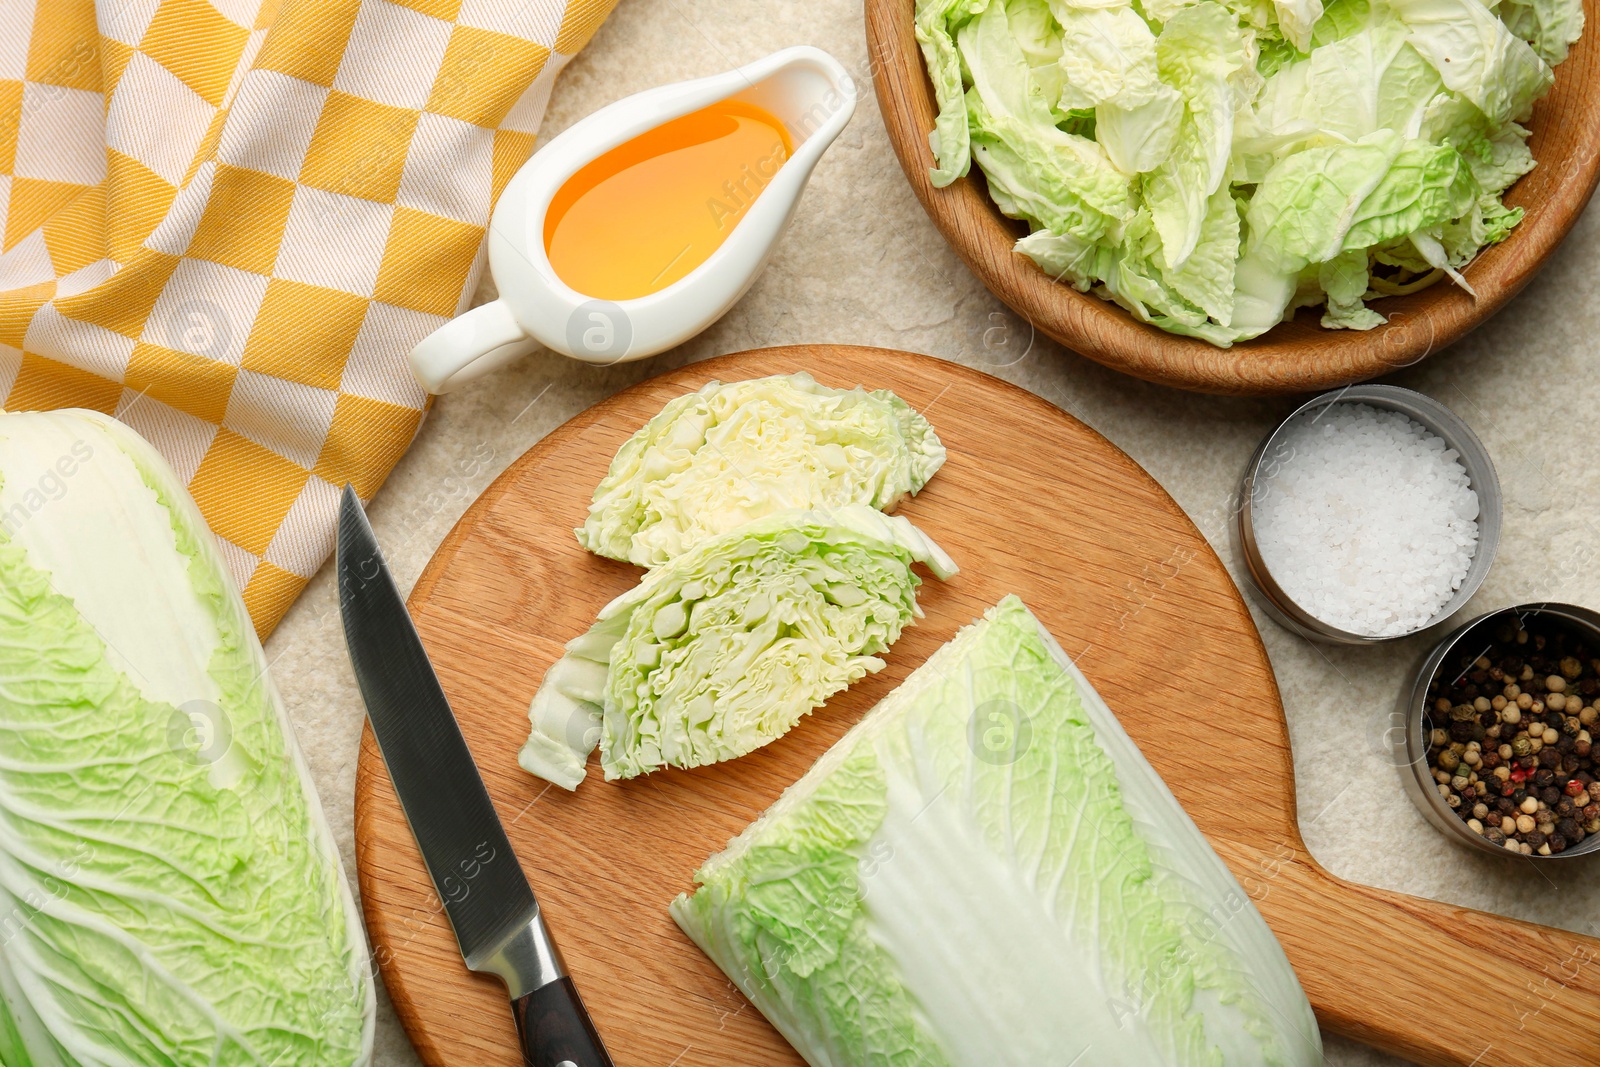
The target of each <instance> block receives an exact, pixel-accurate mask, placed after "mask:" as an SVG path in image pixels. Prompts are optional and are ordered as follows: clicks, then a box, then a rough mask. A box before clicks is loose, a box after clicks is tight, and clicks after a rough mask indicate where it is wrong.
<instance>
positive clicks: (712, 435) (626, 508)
mask: <svg viewBox="0 0 1600 1067" xmlns="http://www.w3.org/2000/svg"><path fill="white" fill-rule="evenodd" d="M944 459H945V449H944V445H942V444H940V443H939V438H938V436H937V435H936V434H935V433H934V432H933V428H932V427H930V426H929V425H928V420H927V419H925V418H923V417H922V416H921V415H919V414H918V413H917V412H915V411H913V410H912V408H911V406H910V405H909V404H907V403H906V402H905V401H903V400H901V399H900V398H899V397H897V396H895V395H894V394H893V393H891V392H889V391H888V390H884V389H879V390H876V391H873V392H868V391H866V390H864V389H832V388H829V387H828V386H825V385H820V384H818V383H817V382H816V381H815V380H814V379H813V378H812V377H811V376H810V375H809V374H803V373H802V374H790V375H774V376H772V377H768V378H757V379H754V380H752V381H744V382H729V383H727V384H724V383H721V382H710V383H708V384H707V385H706V386H705V387H704V388H702V389H700V390H699V391H697V392H694V393H690V394H688V395H687V396H681V397H678V398H677V399H676V400H673V401H672V402H670V403H669V404H667V406H666V407H665V408H663V409H662V411H661V413H660V414H659V415H657V416H656V417H655V418H653V419H651V420H650V421H649V422H648V423H647V424H646V425H645V426H644V427H643V428H642V429H640V430H639V431H638V432H637V433H635V434H634V435H633V436H632V437H630V438H629V439H628V440H627V442H626V443H624V444H623V446H622V448H621V449H620V450H619V451H618V452H617V455H616V458H614V459H613V460H612V461H611V468H610V470H608V471H607V472H606V476H605V479H604V480H603V481H601V483H600V485H599V487H598V488H596V489H595V493H594V502H593V503H592V504H591V505H590V507H589V515H588V518H587V519H586V520H585V521H584V524H583V525H582V526H581V527H579V528H578V529H577V530H576V531H575V532H576V533H577V535H578V541H579V543H580V544H582V545H583V546H584V547H585V548H587V549H588V550H589V551H591V552H594V553H597V554H599V555H602V556H608V557H610V558H612V559H619V560H626V561H629V562H632V563H636V564H639V565H640V566H644V567H656V566H660V565H661V564H663V563H666V562H667V561H668V560H670V559H672V558H673V557H674V556H677V555H679V554H681V553H683V552H685V551H687V550H688V549H690V548H692V547H694V545H695V544H696V543H698V542H699V541H702V540H704V539H706V538H709V537H714V536H716V535H718V534H720V533H724V532H726V531H728V530H731V529H733V528H734V527H736V526H738V525H740V524H742V523H746V522H749V521H750V520H752V519H757V518H761V517H762V516H764V515H768V514H771V513H773V512H776V511H783V510H790V509H795V508H823V509H828V508H837V507H841V506H843V505H845V504H865V505H867V506H869V507H874V508H878V509H879V510H883V511H888V510H890V509H892V508H894V507H895V506H896V505H897V504H898V503H899V502H900V501H901V500H902V499H903V498H904V497H906V496H907V495H910V494H913V493H915V492H917V491H918V490H920V489H921V488H922V487H923V485H924V484H926V482H927V481H928V479H929V478H931V477H933V474H934V472H935V471H937V470H938V469H939V467H940V466H941V465H942V464H943V463H944Z"/></svg>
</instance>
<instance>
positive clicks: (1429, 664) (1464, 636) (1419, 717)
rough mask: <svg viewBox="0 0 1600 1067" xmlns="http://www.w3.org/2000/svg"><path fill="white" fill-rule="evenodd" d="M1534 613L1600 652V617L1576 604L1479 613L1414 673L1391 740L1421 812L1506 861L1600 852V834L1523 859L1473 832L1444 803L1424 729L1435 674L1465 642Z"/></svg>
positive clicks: (1450, 833) (1445, 831)
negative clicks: (1576, 634) (1503, 622)
mask: <svg viewBox="0 0 1600 1067" xmlns="http://www.w3.org/2000/svg"><path fill="white" fill-rule="evenodd" d="M1535 615H1541V616H1549V617H1552V618H1555V619H1557V620H1559V621H1560V622H1561V624H1563V625H1565V626H1567V627H1568V628H1570V629H1573V630H1576V631H1578V632H1579V633H1581V634H1582V635H1583V636H1584V637H1585V638H1586V639H1587V640H1589V641H1591V642H1593V644H1594V646H1595V648H1596V649H1597V650H1600V613H1597V612H1594V611H1591V610H1589V609H1588V608H1583V607H1579V606H1577V605H1575V604H1561V603H1556V602H1553V601H1545V602H1539V603H1531V604H1518V605H1516V606H1514V607H1509V608H1501V609H1500V610H1499V611H1491V612H1489V613H1487V614H1485V615H1479V616H1478V617H1477V618H1475V619H1473V620H1471V621H1470V622H1467V623H1463V624H1462V625H1461V626H1458V627H1456V628H1455V629H1454V630H1452V631H1451V632H1450V633H1449V634H1448V635H1447V636H1445V638H1444V639H1443V640H1441V641H1440V642H1439V643H1438V644H1436V645H1434V646H1433V648H1432V649H1431V650H1430V651H1429V652H1428V654H1427V655H1425V656H1423V657H1422V661H1421V662H1420V663H1419V664H1418V665H1417V667H1416V670H1415V671H1413V672H1412V675H1411V684H1410V685H1409V686H1407V687H1406V688H1405V689H1403V690H1402V692H1401V694H1400V708H1399V719H1400V721H1401V722H1402V723H1404V726H1403V728H1402V729H1401V730H1399V731H1395V732H1393V733H1392V734H1391V736H1390V741H1391V743H1392V746H1393V750H1394V758H1395V765H1396V766H1397V768H1398V769H1399V771H1400V779H1401V781H1402V782H1403V783H1404V784H1405V786H1406V793H1407V795H1408V796H1410V797H1411V801H1412V803H1414V804H1415V805H1416V806H1417V810H1419V811H1420V812H1422V814H1423V816H1424V817H1425V818H1426V819H1427V820H1428V821H1429V822H1430V823H1432V824H1433V825H1434V827H1435V828H1437V829H1438V830H1439V831H1440V832H1442V833H1443V834H1444V835H1445V836H1446V837H1448V838H1450V840H1452V841H1454V842H1456V843H1457V844H1459V845H1464V846H1466V847H1467V848H1470V849H1474V850H1476V851H1480V852H1490V853H1493V854H1495V855H1497V856H1500V857H1502V858H1507V859H1534V860H1566V859H1576V858H1577V857H1579V856H1586V855H1588V854H1589V853H1591V852H1594V851H1596V850H1600V834H1591V835H1589V836H1588V837H1585V838H1584V839H1583V841H1582V842H1581V843H1579V844H1578V845H1575V846H1574V847H1572V848H1569V849H1566V850H1564V851H1562V852H1553V853H1551V854H1550V855H1548V856H1541V855H1539V854H1538V853H1537V852H1535V853H1534V854H1533V855H1531V856H1524V855H1523V854H1522V853H1521V852H1515V853H1514V852H1512V851H1511V850H1509V849H1507V848H1505V847H1504V846H1502V845H1496V844H1494V843H1493V842H1492V841H1490V840H1488V839H1487V838H1485V837H1483V836H1481V835H1479V834H1477V833H1474V832H1473V830H1472V828H1471V827H1470V826H1468V825H1467V824H1466V822H1465V821H1464V820H1463V819H1462V818H1461V817H1460V816H1459V815H1457V814H1456V813H1455V812H1454V811H1453V810H1451V808H1450V805H1449V804H1447V803H1445V800H1444V797H1443V796H1441V795H1440V794H1439V787H1438V783H1437V782H1435V781H1434V780H1433V773H1432V770H1431V769H1430V768H1429V767H1428V737H1427V735H1426V733H1425V730H1426V726H1427V710H1428V686H1429V684H1430V683H1431V682H1432V681H1433V677H1434V675H1435V674H1437V673H1438V671H1439V668H1440V667H1441V666H1443V665H1444V663H1445V661H1446V660H1448V659H1449V658H1450V655H1451V653H1453V652H1455V651H1456V650H1457V648H1458V647H1459V646H1460V645H1461V644H1462V643H1463V642H1464V641H1467V640H1469V639H1475V638H1476V635H1477V634H1479V633H1481V632H1482V631H1484V630H1486V629H1488V628H1490V627H1492V626H1494V625H1495V624H1496V623H1498V622H1500V621H1501V620H1503V619H1507V618H1511V617H1516V618H1520V619H1527V618H1529V617H1531V616H1535Z"/></svg>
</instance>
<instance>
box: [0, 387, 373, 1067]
mask: <svg viewBox="0 0 1600 1067" xmlns="http://www.w3.org/2000/svg"><path fill="white" fill-rule="evenodd" d="M0 522H3V525H4V532H3V533H0V1063H4V1064H7V1065H9V1067H29V1065H41V1067H42V1065H47V1064H48V1065H77V1064H83V1065H86V1067H87V1065H109V1064H164V1065H169V1067H177V1065H185V1067H188V1065H193V1067H232V1065H241V1067H242V1065H246V1064H250V1065H261V1064H275V1065H277V1067H291V1065H294V1067H346V1065H351V1064H365V1063H367V1062H369V1060H370V1057H371V1051H372V1036H373V1013H374V1001H373V988H372V981H371V976H370V974H369V971H368V961H367V945H366V939H365V936H364V935H363V933H362V928H361V922H360V917H359V916H358V915H357V913H356V911H355V907H354V904H353V903H352V901H351V897H350V892H349V890H348V888H347V887H346V885H345V881H344V876H343V872H342V869H341V867H340V865H339V859H338V856H337V855H336V854H335V851H334V846H333V841H332V839H331V837H330V835H329V832H328V827H327V824H326V822H325V821H324V819H323V816H322V811H321V808H320V807H319V805H318V803H317V796H316V793H315V791H314V789H313V787H312V783H311V780H310V776H309V774H308V772H307V769H306V766H305V763H304V760H303V759H302V758H301V755H300V751H299V748H298V747H297V746H296V744H295V741H294V735H293V733H292V730H291V727H290V724H289V721H288V718H287V716H286V715H285V713H284V709H283V704H282V702H281V701H280V700H279V698H278V695H277V692H276V690H275V689H274V688H273V686H272V682H271V680H270V679H269V678H268V677H267V673H266V671H267V664H266V659H265V657H264V656H263V655H262V652H261V645H260V643H259V642H258V641H257V640H256V636H255V632H254V630H253V629H252V628H251V625H250V620H249V617H248V616H247V615H246V613H245V610H244V605H243V603H242V602H241V601H240V599H239V594H238V592H237V591H236V590H235V588H234V585H233V581H232V579H231V578H230V577H229V574H228V571H227V569H226V567H225V565H224V563H223V560H222V557H221V555H220V554H219V552H218V549H217V545H216V543H215V542H214V541H213V540H212V536H211V533H210V531H209V530H208V529H207V528H206V525H205V520H204V519H202V518H201V517H200V513H199V512H198V511H197V510H196V508H195V506H194V503H193V501H192V500H190V498H189V495H188V493H187V492H185V490H184V487H183V483H182V482H180V481H178V479H177V478H176V476H175V475H174V474H173V473H172V471H171V470H170V469H169V468H168V467H167V465H166V463H165V462H163V460H162V459H161V457H160V456H159V455H158V454H157V453H156V452H155V450H154V449H153V448H151V447H150V445H149V444H147V443H146V442H145V441H144V440H142V439H141V438H140V437H139V436H138V435H136V434H135V433H134V432H133V431H132V430H130V429H128V428H127V427H126V426H123V425H122V424H121V423H118V422H116V421H114V420H112V419H110V418H107V417H106V416H104V415H101V414H98V413H96V412H90V411H57V412H50V413H29V414H12V415H0Z"/></svg>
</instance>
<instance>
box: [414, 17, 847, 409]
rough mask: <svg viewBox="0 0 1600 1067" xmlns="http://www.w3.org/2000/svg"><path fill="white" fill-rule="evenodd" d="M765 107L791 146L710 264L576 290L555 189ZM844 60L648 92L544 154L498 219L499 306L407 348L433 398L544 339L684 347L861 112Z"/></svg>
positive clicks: (631, 355)
mask: <svg viewBox="0 0 1600 1067" xmlns="http://www.w3.org/2000/svg"><path fill="white" fill-rule="evenodd" d="M728 99H734V100H740V101H744V102H746V103H750V104H755V105H757V106H758V107H762V108H765V109H766V110H767V111H769V112H771V113H772V114H773V115H774V116H776V117H777V118H778V119H779V120H780V121H781V122H782V123H783V124H784V126H785V127H787V129H788V131H789V135H790V137H791V138H792V139H793V141H794V151H793V153H792V154H791V155H790V156H789V158H788V160H786V161H785V162H784V164H783V165H782V166H781V167H779V168H778V171H777V173H776V174H774V175H773V176H772V177H771V179H770V180H768V181H767V183H766V185H765V186H764V187H762V189H761V192H760V195H759V196H758V197H757V198H756V200H755V203H754V204H752V205H751V206H750V207H749V208H748V209H747V210H746V211H745V213H744V216H743V218H741V219H740V220H739V221H738V223H737V224H736V225H735V226H734V228H733V231H732V232H731V233H729V234H728V236H727V238H726V239H725V240H724V241H723V242H722V244H721V245H720V246H718V248H717V249H716V250H715V251H714V252H712V253H711V255H710V256H709V257H707V259H706V261H705V262H704V263H702V264H700V265H699V266H698V267H696V268H695V269H694V270H692V271H690V272H689V273H688V274H686V275H684V276H683V277H682V278H680V279H678V280H677V281H676V282H673V283H672V284H671V285H669V286H667V287H666V288H664V289H661V290H658V291H657V292H654V293H650V294H648V295H646V296H641V297H637V298H634V299H630V300H618V301H611V300H599V299H596V298H594V297H591V296H587V295H585V294H583V293H580V292H577V291H575V290H573V289H572V288H570V287H569V286H568V285H567V284H566V283H565V282H563V281H562V280H561V279H560V278H559V277H557V276H556V272H555V269H554V268H553V267H552V266H551V265H550V260H549V258H548V256H547V255H546V254H545V244H544V221H545V211H546V209H547V208H548V207H549V205H550V201H551V199H552V198H553V197H554V196H555V194H556V191H557V190H558V189H560V188H561V186H562V185H563V184H564V183H565V182H566V180H567V179H568V178H570V177H571V176H572V175H573V174H574V173H576V172H577V171H578V170H579V169H580V168H581V167H583V166H584V165H585V164H586V163H589V162H590V161H591V160H593V159H595V158H596V157H597V156H599V155H601V154H603V153H605V152H608V151H610V150H611V149H613V148H615V147H616V146H618V145H620V144H622V143H624V142H625V141H629V140H632V139H633V138H635V137H637V136H638V135H640V134H642V133H645V132H646V131H648V130H652V129H654V128H655V127H657V126H659V125H661V124H662V123H664V122H667V121H668V120H670V119H674V118H677V117H678V116H680V115H686V114H688V113H689V112H691V111H697V110H699V109H700V108H703V107H707V106H709V105H711V104H714V103H717V102H718V101H721V100H728ZM855 106H856V91H855V84H854V82H853V81H852V80H851V78H850V75H849V74H848V73H847V72H846V71H845V69H844V67H843V66H841V65H840V64H839V62H838V60H836V59H834V58H833V57H832V56H830V55H828V53H826V52H824V51H822V50H821V49H817V48H809V47H799V48H786V49H784V50H783V51H781V52H775V53H773V54H772V55H770V56H767V57H766V58H765V59H758V60H756V61H755V62H754V63H750V64H747V65H746V66H743V67H740V68H739V69H737V70H730V71H728V72H727V73H725V74H717V75H713V76H712V77H709V78H699V79H697V80H695V81H687V82H678V83H676V84H673V85H664V86H661V87H660V88H657V89H649V90H646V91H645V92H642V93H637V94H635V95H633V96H630V97H627V98H625V99H622V100H618V101H617V102H616V103H614V104H611V105H609V106H607V107H604V108H601V109H600V110H599V111H596V112H595V113H594V114H592V115H590V116H589V117H588V118H586V119H584V120H583V121H581V122H579V123H577V124H576V125H574V126H572V127H571V128H569V129H567V130H566V131H565V132H563V133H562V134H561V135H560V136H558V137H556V138H555V139H554V140H552V141H551V142H550V143H549V144H547V145H545V146H544V147H543V148H542V149H540V150H539V151H538V152H536V153H535V154H534V155H533V156H532V158H530V159H529V160H528V162H526V163H524V164H523V166H522V169H521V170H519V171H517V173H516V175H515V176H514V177H513V178H512V179H511V181H510V182H509V183H507V185H506V188H505V192H504V193H503V194H501V197H500V202H499V204H498V205H496V207H495V209H494V215H493V217H492V218H491V219H490V222H489V269H490V271H491V272H492V273H493V275H494V280H495V283H496V285H497V286H498V287H499V290H500V297H499V299H497V300H494V301H491V302H490V303H487V304H484V305H482V306H481V307H477V308H473V309H472V310H471V311H468V312H467V313H465V314H464V315H460V316H458V317H457V318H455V319H452V320H451V321H450V322H447V323H445V325H443V326H441V327H440V328H439V329H437V330H435V331H434V332H433V333H432V334H430V335H428V336H427V337H426V338H424V339H423V340H422V341H421V342H420V343H419V344H418V345H417V346H416V347H415V348H414V349H412V350H411V368H412V370H413V371H414V372H415V373H416V376H417V380H418V381H420V382H421V383H422V385H423V387H424V388H426V389H427V390H428V391H429V392H430V393H444V392H449V391H450V390H451V389H454V388H456V387H457V386H459V385H462V384H464V383H465V382H468V381H470V380H472V379H474V378H477V377H480V376H482V375H484V374H487V373H489V372H490V371H493V370H497V369H499V368H500V367H503V366H505V365H506V364H507V363H510V362H511V361H513V360H515V359H518V358H520V357H521V356H523V355H526V354H527V353H528V352H531V351H532V350H533V349H534V348H536V347H537V346H539V345H541V344H542V345H544V346H545V347H547V348H553V349H555V350H556V351H557V352H561V353H564V354H566V355H569V356H572V357H574V358H576V359H581V360H585V361H587V362H590V363H603V364H609V363H620V362H624V361H627V360H634V359H642V358H643V357H645V356H653V355H655V354H656V353H658V352H662V351H665V350H666V349H668V348H671V347H672V346H674V345H677V344H680V343H682V342H683V341H686V340H688V339H689V338H690V337H693V336H694V335H695V334H697V333H699V332H700V331H701V330H704V329H705V328H706V327H707V326H710V325H711V324H712V323H713V322H715V321H716V320H717V319H719V318H721V317H722V315H723V314H724V313H725V312H726V311H727V310H728V309H729V308H731V307H732V306H733V305H734V303H735V302H736V301H738V299H739V298H740V297H741V296H743V295H744V293H745V290H747V289H749V288H750V285H751V283H752V282H754V281H755V279H756V275H758V274H760V273H761V268H762V267H764V266H766V262H767V258H768V257H769V256H770V255H771V254H772V250H773V247H774V246H775V245H776V244H777V242H778V237H779V236H780V235H781V234H782V233H783V231H784V228H785V227H787V226H788V224H789V219H790V217H791V216H792V215H793V214H794V209H795V205H796V204H797V203H799V200H800V193H801V190H802V189H804V188H805V184H806V180H807V179H808V178H810V177H811V171H812V168H813V167H815V166H816V164H817V160H818V159H820V158H821V157H822V153H823V152H825V151H826V150H827V148H828V146H829V145H830V144H832V143H833V139H834V138H835V137H837V136H838V135H839V131H840V130H842V129H844V127H845V124H846V123H847V122H849V121H850V116H851V114H852V113H854V111H855Z"/></svg>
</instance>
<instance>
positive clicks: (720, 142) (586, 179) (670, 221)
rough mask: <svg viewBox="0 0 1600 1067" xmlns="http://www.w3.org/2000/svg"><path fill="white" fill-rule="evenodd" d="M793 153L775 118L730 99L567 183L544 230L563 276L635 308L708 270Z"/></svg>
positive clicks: (647, 136)
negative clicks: (640, 301)
mask: <svg viewBox="0 0 1600 1067" xmlns="http://www.w3.org/2000/svg"><path fill="white" fill-rule="evenodd" d="M793 151H794V143H793V141H792V140H791V138H790V136H789V132H788V130H786V129H785V128H784V125H783V123H782V122H781V121H779V119H778V118H777V116H775V115H773V114H772V113H771V112H769V111H767V110H765V109H763V108H760V107H757V106H755V105H753V104H747V103H745V102H743V101H740V100H722V101H719V102H717V103H715V104H712V105H711V106H710V107H705V108H702V109H700V110H699V111H694V112H691V113H689V114H687V115H680V116H679V117H678V118H675V119H671V120H669V121H667V122H664V123H662V124H661V125H660V126H657V127H656V128H655V129H653V130H649V131H648V132H646V133H642V134H640V135H639V136H637V137H635V138H634V139H633V140H631V141H627V142H625V143H623V144H620V145H618V146H617V147H615V148H613V149H611V150H610V151H608V152H606V153H605V154H604V155H601V156H599V157H598V158H596V159H595V160H594V161H593V162H591V163H588V164H585V165H584V167H583V168H582V169H580V170H579V171H578V172H577V173H575V174H574V175H573V176H572V177H570V178H568V179H567V181H566V183H565V184H564V185H562V186H561V188H560V189H559V190H557V192H556V195H555V197H554V199H552V200H551V202H550V207H549V210H548V211H547V212H546V214H545V221H544V246H545V253H546V254H547V255H548V256H549V257H550V265H551V266H552V267H554V268H555V272H556V275H557V277H559V278H560V279H561V280H562V281H563V282H565V283H566V284H567V285H569V286H571V287H572V288H573V289H575V290H577V291H578V292H580V293H584V294H586V295H588V296H593V297H599V298H601V299H604V300H631V299H633V298H635V297H640V296H647V295H648V294H650V293H654V292H656V291H658V290H661V289H665V288H666V287H667V286H669V285H671V284H672V283H673V282H675V281H677V280H678V279H679V278H682V277H683V276H684V275H686V274H688V273H689V272H690V271H692V270H694V269H695V268H696V267H698V266H699V265H700V264H701V263H704V262H705V261H706V259H707V257H709V256H710V255H711V253H713V252H715V251H716V250H717V247H718V246H719V245H721V244H722V242H723V241H724V240H726V239H727V237H728V234H730V233H731V232H733V228H734V226H736V225H737V224H738V222H739V220H740V219H741V218H743V217H744V214H745V212H746V211H747V210H748V209H749V208H750V205H751V204H753V203H755V200H756V197H758V196H760V195H761V190H762V189H763V188H765V187H766V185H767V183H768V182H769V181H771V180H772V178H773V177H774V176H775V175H776V174H777V173H778V169H779V168H780V167H782V166H783V164H784V162H785V161H786V160H787V159H788V158H789V155H790V153H791V152H793Z"/></svg>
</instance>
